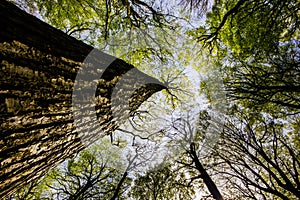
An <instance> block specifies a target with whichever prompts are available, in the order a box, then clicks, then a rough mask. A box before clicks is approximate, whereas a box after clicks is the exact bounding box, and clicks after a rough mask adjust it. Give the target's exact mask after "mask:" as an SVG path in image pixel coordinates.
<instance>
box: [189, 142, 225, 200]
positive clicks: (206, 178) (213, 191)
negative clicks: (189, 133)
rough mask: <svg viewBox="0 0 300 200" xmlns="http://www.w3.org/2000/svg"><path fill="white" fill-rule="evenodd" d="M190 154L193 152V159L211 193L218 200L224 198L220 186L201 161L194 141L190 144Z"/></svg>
mask: <svg viewBox="0 0 300 200" xmlns="http://www.w3.org/2000/svg"><path fill="white" fill-rule="evenodd" d="M190 154H191V157H192V159H193V161H194V163H195V166H196V168H197V170H198V171H199V172H200V174H201V178H202V180H203V181H204V183H205V185H206V187H207V188H208V190H209V192H210V193H211V195H212V196H213V198H214V199H216V200H223V197H222V195H221V193H220V191H219V189H218V187H217V186H216V184H215V183H214V181H213V180H212V179H211V178H210V176H209V174H208V173H207V172H206V170H205V169H204V167H203V165H202V164H201V162H200V160H199V158H198V156H197V152H196V150H195V144H194V143H192V144H191V146H190Z"/></svg>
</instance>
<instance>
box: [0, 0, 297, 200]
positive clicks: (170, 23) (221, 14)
mask: <svg viewBox="0 0 300 200" xmlns="http://www.w3.org/2000/svg"><path fill="white" fill-rule="evenodd" d="M11 2H13V3H14V4H16V5H17V6H18V7H20V8H21V9H23V10H25V11H26V12H28V13H30V14H32V15H34V16H36V17H38V18H39V19H41V20H42V21H44V22H46V23H48V24H50V25H51V26H53V27H55V28H57V29H60V30H61V31H62V32H64V33H65V34H67V35H69V36H72V37H75V38H76V39H78V40H81V41H83V42H85V43H86V44H88V45H91V46H93V47H95V48H98V49H99V50H101V51H104V52H106V53H108V54H110V55H113V56H116V57H118V58H120V59H123V60H124V61H126V62H127V63H129V64H130V65H132V66H134V67H136V68H137V69H139V70H141V71H142V72H144V73H146V74H148V75H150V76H153V77H155V78H156V79H158V80H159V81H160V82H161V83H162V84H163V87H162V88H159V90H161V91H162V92H161V93H156V94H154V95H153V96H151V97H150V98H149V99H148V100H147V101H145V102H144V103H143V104H141V103H139V106H140V107H139V108H137V109H136V110H135V111H133V112H132V113H130V116H129V119H127V120H126V121H125V122H124V123H123V124H122V125H120V126H119V127H118V128H116V131H114V132H113V133H110V134H107V136H105V137H104V138H101V139H99V140H97V141H95V142H94V143H93V144H91V145H90V146H88V147H85V148H84V149H83V150H82V151H80V152H79V153H76V154H74V156H73V157H72V158H69V159H65V160H64V162H62V163H61V164H60V165H59V166H57V167H55V168H52V169H51V170H49V171H48V172H47V173H46V174H45V175H44V176H42V177H39V178H38V179H36V180H35V181H32V182H30V183H29V184H27V185H26V186H25V187H22V188H20V189H19V190H18V191H17V192H16V193H14V194H12V195H10V196H9V197H7V199H28V200H29V199H78V200H79V199H111V200H115V199H132V200H138V199H151V200H158V199H162V200H163V199H174V200H179V199H216V200H223V199H286V200H288V199H297V198H299V196H300V175H299V173H300V150H299V149H300V40H299V37H300V32H299V25H300V2H299V0H290V1H282V0H247V1H246V0H231V1H224V0H215V1H209V0H171V1H162V0H144V1H143V0H105V1H95V0H83V1H81V0H69V1H66V0H54V1H39V0H24V1H19V0H14V1H11ZM45 34H47V33H45ZM120 62H121V61H120ZM75 65H76V66H77V64H76V63H75V64H74V66H75ZM1 76H5V75H4V74H3V73H1ZM150 89H151V87H150V86H149V87H147V88H146V89H145V88H144V90H143V91H145V93H146V92H147V91H148V90H150ZM157 90H158V89H157ZM148 92H149V91H148ZM104 93H105V92H104ZM152 93H154V92H151V94H152ZM107 96H109V94H107ZM105 97H106V96H105ZM121 98H122V97H121ZM61 104H62V103H61ZM87 131H90V129H87Z"/></svg>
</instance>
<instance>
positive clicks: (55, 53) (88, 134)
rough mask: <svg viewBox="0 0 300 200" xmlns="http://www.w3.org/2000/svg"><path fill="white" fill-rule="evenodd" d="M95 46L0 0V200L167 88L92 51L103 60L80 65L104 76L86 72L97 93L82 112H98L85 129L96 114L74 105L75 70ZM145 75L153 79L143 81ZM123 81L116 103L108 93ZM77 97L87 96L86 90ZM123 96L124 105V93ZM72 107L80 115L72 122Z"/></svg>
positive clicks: (99, 135)
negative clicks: (77, 108) (94, 124)
mask: <svg viewBox="0 0 300 200" xmlns="http://www.w3.org/2000/svg"><path fill="white" fill-rule="evenodd" d="M92 50H93V47H91V46H88V45H86V44H84V43H83V42H81V41H78V40H76V39H74V38H72V37H69V36H68V35H66V34H64V33H63V32H61V31H59V30H57V29H55V28H53V27H51V26H49V25H48V24H46V23H44V22H42V21H40V20H38V19H37V18H35V17H33V16H31V15H29V14H27V13H25V12H24V11H22V10H20V9H19V8H17V7H16V6H14V5H13V4H11V3H8V2H5V1H1V3H0V58H1V66H0V169H1V170H0V180H1V182H0V199H3V198H4V197H5V196H8V195H9V194H12V193H13V192H14V191H16V189H18V188H19V187H22V186H23V185H25V184H26V183H29V182H30V181H33V180H35V179H37V178H39V177H41V176H42V175H43V174H44V173H45V172H47V171H48V170H49V169H50V168H52V167H54V166H56V165H58V164H59V163H60V162H62V161H63V160H65V159H66V158H68V157H71V156H72V155H73V154H74V153H76V152H78V151H80V150H82V149H83V148H84V147H85V146H86V145H89V144H91V143H92V142H94V141H95V140H97V139H99V138H101V137H103V136H105V135H107V134H110V133H111V132H113V131H114V130H115V129H116V128H117V127H118V126H119V125H120V124H121V123H122V121H123V120H124V116H125V117H126V116H127V115H123V112H125V107H126V106H125V105H129V111H128V114H130V113H132V112H134V111H135V110H136V109H137V108H138V106H139V105H140V104H142V103H143V102H144V101H145V100H146V99H147V98H149V97H150V96H151V95H152V94H153V93H155V92H158V91H160V90H162V89H164V88H165V86H163V85H162V84H160V82H159V81H158V80H155V79H154V78H151V77H149V76H147V75H146V74H143V73H142V72H140V71H138V70H135V73H128V72H129V71H130V70H132V69H134V67H133V66H132V65H129V64H127V63H126V62H124V61H122V60H120V59H117V58H114V57H112V56H109V55H106V54H104V53H101V52H97V51H95V52H97V53H96V55H99V56H100V57H95V58H94V60H93V61H92V62H91V63H85V64H87V65H94V66H95V65H99V66H100V67H97V69H100V73H101V74H102V76H101V77H97V75H96V74H93V73H92V72H91V71H90V72H88V73H87V74H86V76H87V77H91V81H94V80H97V90H96V92H95V95H96V97H94V98H95V105H94V104H93V105H89V104H87V105H88V106H90V107H89V108H84V109H87V110H90V111H94V112H95V109H96V113H97V119H98V122H99V123H98V126H89V122H88V120H89V119H90V118H89V115H92V114H93V113H90V112H85V110H82V109H81V110H76V108H73V107H72V92H73V89H74V81H75V78H76V75H77V73H78V70H79V69H80V68H81V67H82V62H83V61H84V59H85V58H86V57H87V56H88V55H89V53H90V52H91V51H92ZM89 73H90V74H89ZM123 75H124V77H126V78H124V77H123ZM145 79H147V80H148V82H151V84H147V85H145V84H144V85H143V80H145ZM120 80H124V81H123V82H124V83H126V84H123V88H122V89H123V90H122V91H118V93H116V94H117V95H118V96H117V101H118V104H117V106H116V107H113V106H112V102H111V97H112V93H113V91H114V88H115V86H116V84H117V83H118V82H119V81H120ZM139 85H143V87H139V89H138V90H136V91H135V92H134V93H133V94H131V93H130V89H132V88H135V87H138V86H139ZM126 87H128V88H129V89H128V90H126ZM79 89H80V88H79ZM78 94H80V92H79V93H77V95H78ZM80 95H82V96H84V95H85V93H84V91H83V93H82V94H80ZM80 95H79V96H80ZM128 95H129V102H126V98H124V96H128ZM73 98H74V96H73ZM75 98H76V96H75ZM78 98H79V97H78ZM82 100H83V101H85V100H84V99H82ZM123 105H124V106H123ZM75 111H78V113H79V114H78V116H79V118H80V116H81V115H82V119H83V120H82V121H80V122H79V124H76V125H75V124H74V115H73V112H75ZM78 116H77V117H78ZM76 128H77V130H76ZM78 128H79V129H80V131H79V132H78Z"/></svg>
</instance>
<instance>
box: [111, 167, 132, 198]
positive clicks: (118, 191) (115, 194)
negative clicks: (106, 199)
mask: <svg viewBox="0 0 300 200" xmlns="http://www.w3.org/2000/svg"><path fill="white" fill-rule="evenodd" d="M127 175H128V172H127V171H126V172H124V173H123V176H122V178H121V180H120V181H119V183H118V185H117V188H116V189H115V191H114V195H113V196H112V197H111V199H110V200H116V199H117V197H118V195H119V193H120V191H121V188H122V185H123V183H124V181H125V179H126V177H127Z"/></svg>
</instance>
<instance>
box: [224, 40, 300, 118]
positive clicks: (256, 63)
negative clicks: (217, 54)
mask: <svg viewBox="0 0 300 200" xmlns="http://www.w3.org/2000/svg"><path fill="white" fill-rule="evenodd" d="M299 47H300V42H299V41H297V40H292V41H289V42H285V43H282V44H281V45H279V46H278V50H277V52H276V53H272V54H269V55H261V56H255V57H252V58H249V59H246V60H242V58H233V61H232V62H233V63H234V64H230V65H227V66H225V67H223V68H224V75H225V77H224V82H225V85H226V90H227V95H228V97H229V98H231V99H233V100H237V101H238V102H240V103H241V104H243V106H245V107H247V108H251V107H252V108H253V109H256V110H257V109H259V110H264V111H266V112H268V113H274V114H276V113H281V115H282V114H283V115H286V114H296V113H299V109H300V104H299V102H300V89H299V88H300V81H299V80H300V51H299Z"/></svg>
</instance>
